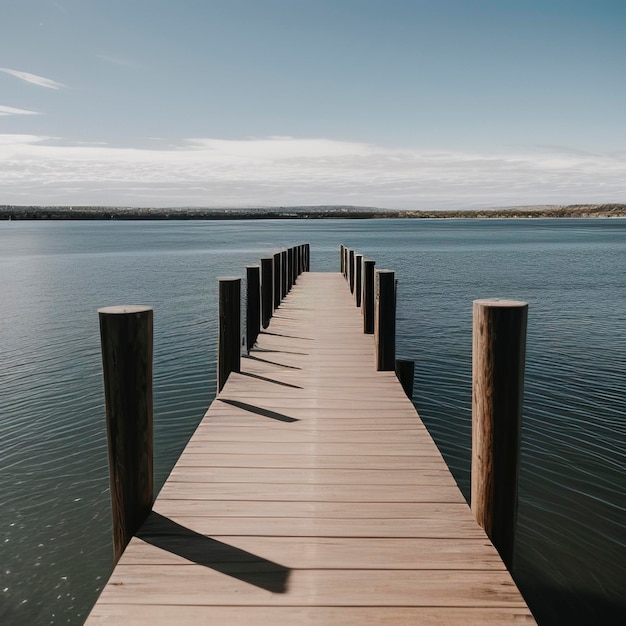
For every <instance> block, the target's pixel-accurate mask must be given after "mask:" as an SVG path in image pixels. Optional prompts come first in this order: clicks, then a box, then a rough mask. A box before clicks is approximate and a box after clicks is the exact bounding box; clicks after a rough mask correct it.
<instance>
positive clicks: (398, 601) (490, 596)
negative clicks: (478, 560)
mask: <svg viewBox="0 0 626 626" xmlns="http://www.w3.org/2000/svg"><path fill="white" fill-rule="evenodd" d="M224 569H226V567H225V568H224ZM268 570H270V571H269V572H268ZM159 571H160V575H159V576H158V577H156V576H155V575H154V567H143V566H141V565H124V564H121V563H120V565H118V567H117V568H116V569H115V571H114V572H113V574H112V576H111V579H110V584H109V585H107V586H106V587H105V589H104V591H103V592H102V595H101V596H100V600H99V602H100V603H108V602H114V603H120V604H174V603H175V604H180V605H196V606H198V605H205V606H211V605H215V604H219V605H232V604H237V605H240V606H267V605H269V606H277V605H278V606H280V605H284V606H293V605H302V606H314V605H316V604H320V605H330V606H394V605H402V606H431V607H432V606H438V607H445V606H452V607H458V606H479V607H518V608H521V607H523V606H524V601H523V600H522V598H521V596H520V595H519V592H518V591H517V589H516V588H515V585H514V584H513V582H512V581H511V578H510V576H509V575H508V574H507V572H502V571H499V570H491V571H489V572H488V576H485V574H484V573H483V572H481V571H474V570H471V571H469V570H445V571H439V570H406V569H399V570H352V569H344V570H333V569H324V570H319V569H315V570H290V571H289V570H288V571H287V573H286V581H285V585H284V592H276V591H275V592H272V593H268V589H267V586H264V585H265V584H266V583H267V579H268V578H270V576H271V573H272V569H271V567H270V566H268V565H266V564H265V563H264V562H259V563H258V564H253V563H242V564H237V563H233V564H230V566H229V567H228V571H229V572H230V574H231V575H230V576H228V575H224V574H223V573H222V572H218V571H215V570H214V569H212V568H211V567H204V566H202V565H196V564H190V565H187V566H185V567H179V566H175V565H161V566H160V567H159ZM276 575H282V574H276ZM237 576H240V577H241V578H243V580H241V579H240V578H238V577H237ZM264 579H265V580H264ZM277 584H280V583H277Z"/></svg>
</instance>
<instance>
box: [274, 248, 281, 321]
mask: <svg viewBox="0 0 626 626" xmlns="http://www.w3.org/2000/svg"><path fill="white" fill-rule="evenodd" d="M280 257H281V254H280V252H276V253H275V254H274V281H273V284H274V310H276V309H277V308H278V307H279V306H280V298H281V289H282V284H283V281H282V278H281V271H280V265H281V263H280V261H281V259H280Z"/></svg>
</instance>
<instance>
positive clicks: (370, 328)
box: [361, 259, 376, 335]
mask: <svg viewBox="0 0 626 626" xmlns="http://www.w3.org/2000/svg"><path fill="white" fill-rule="evenodd" d="M375 265H376V261H373V260H372V259H363V275H362V277H361V281H362V283H363V296H362V301H361V310H362V312H363V332H364V333H366V334H368V335H371V334H372V333H373V332H374V305H375V300H376V298H375V293H374V270H375Z"/></svg>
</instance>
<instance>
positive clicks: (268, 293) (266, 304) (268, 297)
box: [261, 259, 274, 328]
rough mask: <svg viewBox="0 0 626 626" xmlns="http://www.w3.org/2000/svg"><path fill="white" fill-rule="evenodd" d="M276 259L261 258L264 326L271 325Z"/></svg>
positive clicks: (262, 316)
mask: <svg viewBox="0 0 626 626" xmlns="http://www.w3.org/2000/svg"><path fill="white" fill-rule="evenodd" d="M273 264H274V260H273V259H261V318H262V322H263V328H267V327H268V326H269V325H270V320H271V319H272V309H273V299H274V268H273Z"/></svg>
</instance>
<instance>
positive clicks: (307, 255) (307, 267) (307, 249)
mask: <svg viewBox="0 0 626 626" xmlns="http://www.w3.org/2000/svg"><path fill="white" fill-rule="evenodd" d="M304 271H305V272H310V271H311V244H310V243H305V244H304Z"/></svg>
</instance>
